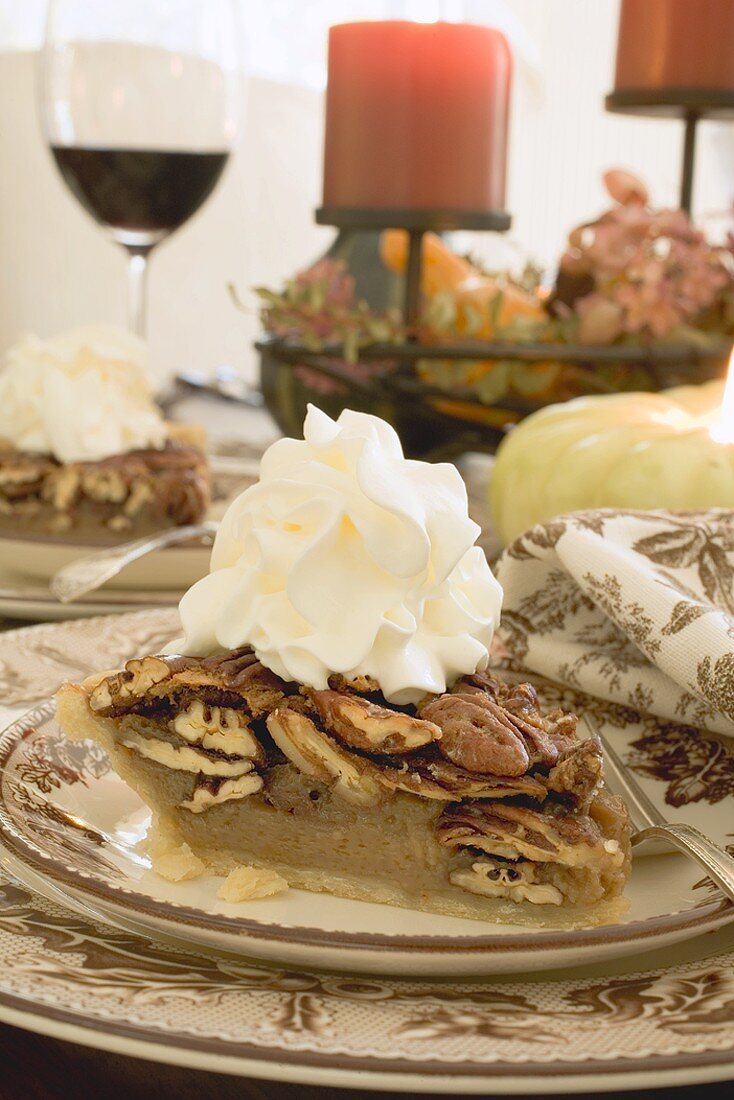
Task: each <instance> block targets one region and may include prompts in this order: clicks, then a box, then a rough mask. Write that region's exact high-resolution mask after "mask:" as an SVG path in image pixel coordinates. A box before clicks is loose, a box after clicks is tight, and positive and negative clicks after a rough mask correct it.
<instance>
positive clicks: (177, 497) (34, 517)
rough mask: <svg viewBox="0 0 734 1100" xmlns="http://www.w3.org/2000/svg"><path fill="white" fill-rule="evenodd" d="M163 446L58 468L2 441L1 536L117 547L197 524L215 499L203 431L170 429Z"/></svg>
mask: <svg viewBox="0 0 734 1100" xmlns="http://www.w3.org/2000/svg"><path fill="white" fill-rule="evenodd" d="M167 431H168V438H167V440H166V442H165V444H164V446H162V447H160V448H154V447H150V448H145V449H138V450H133V451H127V452H125V453H122V454H114V455H110V456H109V457H107V458H101V459H98V460H96V461H86V462H61V461H59V459H57V458H55V457H54V456H53V455H49V454H32V453H30V452H26V451H20V450H17V449H15V448H13V447H11V446H10V445H5V446H3V444H2V441H0V535H6V536H7V535H10V536H15V537H16V538H17V537H21V536H29V535H30V536H33V535H43V536H46V535H58V536H64V537H65V538H72V539H73V540H74V541H75V542H91V543H100V542H119V541H120V540H121V539H125V538H134V537H136V536H142V535H147V534H149V533H150V532H152V531H158V530H161V529H163V528H165V527H180V526H184V525H186V524H189V523H199V522H200V521H201V520H202V519H203V518H204V516H205V514H206V511H207V508H208V506H209V498H210V480H211V479H210V473H209V464H208V461H207V457H206V453H205V441H204V434H203V432H202V431H201V430H200V429H198V428H197V427H195V426H194V425H183V424H170V425H168V426H167Z"/></svg>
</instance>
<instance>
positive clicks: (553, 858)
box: [437, 799, 624, 867]
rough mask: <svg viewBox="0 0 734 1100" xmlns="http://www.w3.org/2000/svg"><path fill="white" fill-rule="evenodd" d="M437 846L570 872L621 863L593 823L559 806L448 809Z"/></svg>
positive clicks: (485, 803)
mask: <svg viewBox="0 0 734 1100" xmlns="http://www.w3.org/2000/svg"><path fill="white" fill-rule="evenodd" d="M437 830H438V841H439V844H441V845H442V846H443V847H447V848H457V849H462V848H470V849H472V850H476V849H481V850H482V851H484V852H487V853H488V854H490V855H495V856H503V857H504V858H506V859H519V858H525V859H531V860H536V861H537V862H539V863H544V862H551V863H560V864H564V865H566V866H569V867H575V866H582V865H583V864H585V863H589V862H591V861H595V862H597V863H600V862H603V863H612V864H614V863H616V862H620V861H621V860H622V859H623V858H624V856H623V853H622V851H621V849H620V847H619V845H618V844H615V845H612V847H609V842H608V841H606V842H605V841H604V836H603V834H602V832H601V830H600V828H599V826H598V824H597V823H596V821H595V820H594V818H593V817H590V816H588V815H586V814H583V813H576V812H574V811H572V810H569V809H567V808H565V807H563V806H562V805H560V804H559V803H550V802H547V803H546V804H545V805H543V806H540V807H537V808H532V809H531V808H529V807H526V806H518V805H510V804H508V803H506V802H490V801H487V800H486V799H483V800H480V801H472V802H464V803H458V804H456V805H454V806H449V807H447V808H446V809H445V810H444V811H443V813H442V814H441V817H440V818H439V821H438V825H437Z"/></svg>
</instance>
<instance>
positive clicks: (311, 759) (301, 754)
mask: <svg viewBox="0 0 734 1100" xmlns="http://www.w3.org/2000/svg"><path fill="white" fill-rule="evenodd" d="M266 725H267V727H268V732H269V733H270V736H271V737H272V739H273V741H275V743H276V745H277V746H278V748H279V749H280V750H281V752H283V753H284V754H285V755H286V756H287V757H288V759H289V760H290V762H291V763H292V764H293V765H294V767H296V768H297V769H298V771H299V772H302V773H303V775H309V776H311V777H312V778H313V779H320V780H321V781H322V782H324V783H329V784H332V785H333V787H334V790H335V791H336V793H337V794H340V795H341V796H342V797H343V798H346V799H347V800H349V801H350V802H359V803H364V804H371V803H374V802H376V801H378V800H379V798H380V796H381V790H380V785H379V783H378V781H377V774H378V769H377V768H376V767H375V766H374V765H372V764H370V763H369V762H368V761H366V760H364V759H362V758H361V757H358V756H357V757H355V756H351V755H349V754H348V753H346V752H345V751H343V750H342V749H340V747H339V746H338V745H337V744H335V742H333V741H332V740H331V738H330V737H328V736H327V735H326V734H325V733H322V731H321V730H319V729H318V728H317V727H316V726H315V725H314V723H313V722H312V721H311V719H310V718H309V717H307V715H305V714H301V713H300V711H298V710H295V709H293V708H292V707H290V706H288V705H285V706H282V707H278V708H277V710H274V711H273V713H272V714H270V715H268V718H267V719H266Z"/></svg>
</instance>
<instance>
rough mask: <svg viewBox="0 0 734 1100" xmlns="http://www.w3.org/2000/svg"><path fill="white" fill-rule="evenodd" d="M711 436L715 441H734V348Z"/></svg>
mask: <svg viewBox="0 0 734 1100" xmlns="http://www.w3.org/2000/svg"><path fill="white" fill-rule="evenodd" d="M711 438H712V439H713V440H714V442H715V443H734V348H732V351H731V355H730V356H729V366H728V368H727V374H726V385H725V386H724V397H723V400H722V402H721V412H720V413H719V420H718V423H717V424H714V426H713V428H712V429H711Z"/></svg>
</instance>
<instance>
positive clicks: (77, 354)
mask: <svg viewBox="0 0 734 1100" xmlns="http://www.w3.org/2000/svg"><path fill="white" fill-rule="evenodd" d="M145 360H146V350H145V344H144V343H143V342H142V341H141V340H139V339H137V337H135V336H132V335H130V334H128V333H126V332H122V331H120V330H118V329H115V328H111V327H110V328H108V327H104V326H94V327H88V328H80V329H74V330H72V331H70V332H67V333H64V334H62V335H61V336H56V337H54V338H53V339H49V340H40V339H39V338H38V337H37V336H25V337H23V338H22V339H21V340H19V341H18V343H17V344H15V346H14V347H12V348H11V349H10V351H9V352H8V354H7V359H6V365H5V366H4V368H3V369H2V370H1V371H0V439H2V440H5V441H6V442H8V443H11V444H12V445H13V446H14V447H15V448H17V449H18V450H20V451H30V452H32V453H34V454H48V455H53V456H54V458H57V459H58V460H59V461H60V462H94V461H96V460H97V459H100V458H107V457H108V456H109V455H114V454H122V453H124V452H127V451H134V450H137V449H139V448H146V447H154V448H159V447H162V446H163V445H164V444H165V442H166V438H167V435H168V432H167V429H166V425H165V422H164V420H163V418H162V416H161V414H160V412H159V410H158V408H157V407H156V405H155V403H154V401H153V389H152V386H151V384H150V382H149V380H148V376H147V374H146V369H145Z"/></svg>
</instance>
